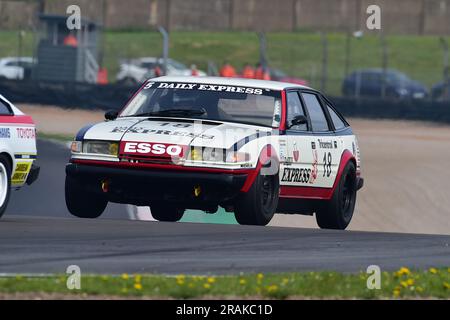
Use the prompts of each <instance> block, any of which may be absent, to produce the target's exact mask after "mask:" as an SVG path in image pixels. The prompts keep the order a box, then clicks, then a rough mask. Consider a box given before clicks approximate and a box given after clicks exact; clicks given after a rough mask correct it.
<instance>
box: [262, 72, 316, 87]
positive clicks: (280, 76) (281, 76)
mask: <svg viewBox="0 0 450 320" xmlns="http://www.w3.org/2000/svg"><path fill="white" fill-rule="evenodd" d="M270 79H271V80H275V81H281V82H288V83H294V84H299V85H301V86H307V85H308V81H306V80H305V79H301V78H296V77H291V76H288V75H287V74H286V73H284V72H283V71H281V70H279V69H270Z"/></svg>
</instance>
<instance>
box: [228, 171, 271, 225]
mask: <svg viewBox="0 0 450 320" xmlns="http://www.w3.org/2000/svg"><path fill="white" fill-rule="evenodd" d="M279 189H280V183H279V180H278V174H275V175H261V174H260V173H259V174H258V176H257V178H256V179H255V181H254V182H253V185H252V187H251V188H250V190H249V191H248V192H246V193H243V194H241V195H240V196H239V198H238V199H237V201H236V203H235V206H234V216H235V218H236V220H237V222H238V223H239V224H243V225H257V226H265V225H267V224H268V223H269V222H270V220H272V218H273V215H274V214H275V210H276V209H277V206H278V197H279Z"/></svg>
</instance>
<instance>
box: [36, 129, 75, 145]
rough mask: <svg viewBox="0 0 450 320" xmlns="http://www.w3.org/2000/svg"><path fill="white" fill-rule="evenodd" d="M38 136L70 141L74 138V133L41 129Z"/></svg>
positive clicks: (46, 138)
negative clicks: (60, 132) (49, 131)
mask: <svg viewBox="0 0 450 320" xmlns="http://www.w3.org/2000/svg"><path fill="white" fill-rule="evenodd" d="M37 137H38V138H39V139H45V140H56V141H60V142H68V141H72V140H73V138H74V137H73V135H69V134H59V133H46V132H41V131H39V132H38V133H37Z"/></svg>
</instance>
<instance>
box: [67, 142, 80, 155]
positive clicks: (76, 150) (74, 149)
mask: <svg viewBox="0 0 450 320" xmlns="http://www.w3.org/2000/svg"><path fill="white" fill-rule="evenodd" d="M81 150H82V143H81V141H72V144H71V146H70V151H72V153H80V152H81Z"/></svg>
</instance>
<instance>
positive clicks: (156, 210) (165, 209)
mask: <svg viewBox="0 0 450 320" xmlns="http://www.w3.org/2000/svg"><path fill="white" fill-rule="evenodd" d="M150 211H151V213H152V216H153V218H155V219H156V220H158V221H165V222H177V221H180V219H181V218H183V214H184V209H181V208H177V207H175V206H172V205H153V206H151V207H150Z"/></svg>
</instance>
